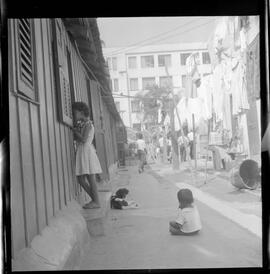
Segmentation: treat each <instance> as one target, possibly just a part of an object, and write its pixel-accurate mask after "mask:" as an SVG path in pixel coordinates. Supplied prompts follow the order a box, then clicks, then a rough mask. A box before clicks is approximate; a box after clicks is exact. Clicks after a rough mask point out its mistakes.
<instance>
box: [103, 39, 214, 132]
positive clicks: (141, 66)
mask: <svg viewBox="0 0 270 274" xmlns="http://www.w3.org/2000/svg"><path fill="white" fill-rule="evenodd" d="M103 52H104V57H105V58H106V60H107V63H108V67H109V72H110V78H111V88H112V90H113V96H114V100H115V103H116V106H117V108H118V111H119V112H120V114H121V117H122V119H123V121H124V123H125V125H126V126H127V127H131V128H134V129H137V130H141V129H142V113H141V109H140V106H139V101H138V99H136V95H137V94H138V92H140V91H144V90H147V88H148V87H149V86H152V85H154V84H156V85H158V86H165V85H166V84H167V83H168V82H169V83H170V84H171V86H172V87H173V89H174V91H175V92H176V91H177V90H179V89H180V88H182V87H185V79H186V74H187V71H186V66H185V63H186V59H187V57H188V56H189V55H190V54H191V53H194V52H198V53H199V56H200V65H199V72H200V73H201V74H205V73H209V72H210V71H211V65H210V57H209V53H208V50H207V45H206V43H181V44H162V45H148V46H143V47H137V48H134V47H133V48H132V47H130V48H124V49H123V48H104V49H103ZM166 67H167V72H166Z"/></svg>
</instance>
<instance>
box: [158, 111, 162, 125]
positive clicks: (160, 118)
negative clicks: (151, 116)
mask: <svg viewBox="0 0 270 274" xmlns="http://www.w3.org/2000/svg"><path fill="white" fill-rule="evenodd" d="M161 121H162V114H161V108H159V109H158V124H159V123H161Z"/></svg>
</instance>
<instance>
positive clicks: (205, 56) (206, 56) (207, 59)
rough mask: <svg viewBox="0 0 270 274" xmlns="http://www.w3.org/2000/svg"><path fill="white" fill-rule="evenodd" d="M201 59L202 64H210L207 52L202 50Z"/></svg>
mask: <svg viewBox="0 0 270 274" xmlns="http://www.w3.org/2000/svg"><path fill="white" fill-rule="evenodd" d="M202 61H203V64H210V55H209V52H203V53H202Z"/></svg>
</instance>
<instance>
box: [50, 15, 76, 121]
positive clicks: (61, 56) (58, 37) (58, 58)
mask: <svg viewBox="0 0 270 274" xmlns="http://www.w3.org/2000/svg"><path fill="white" fill-rule="evenodd" d="M66 40H67V37H66V33H65V29H64V26H63V24H62V21H61V20H60V19H55V20H53V49H54V64H55V79H56V93H57V99H58V113H59V118H60V121H61V122H63V123H65V124H67V125H69V126H72V125H73V122H72V103H71V91H70V83H69V70H68V62H67V45H66Z"/></svg>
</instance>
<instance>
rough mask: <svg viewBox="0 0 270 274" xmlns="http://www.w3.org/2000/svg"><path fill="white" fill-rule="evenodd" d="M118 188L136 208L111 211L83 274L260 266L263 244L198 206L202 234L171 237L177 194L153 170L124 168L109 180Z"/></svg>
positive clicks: (89, 252)
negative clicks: (87, 272) (126, 191)
mask: <svg viewBox="0 0 270 274" xmlns="http://www.w3.org/2000/svg"><path fill="white" fill-rule="evenodd" d="M119 187H126V188H128V189H129V190H130V194H131V197H132V198H133V199H134V200H135V201H137V202H138V204H139V205H140V208H139V209H130V210H110V211H109V213H108V218H107V222H106V225H105V236H101V237H92V238H91V241H90V243H89V246H88V249H87V252H86V256H85V257H84V258H83V260H82V264H81V268H80V269H81V270H93V269H160V268H162V269H169V268H177V269H179V268H220V267H221V268H222V267H260V266H261V264H262V257H261V256H262V254H261V239H260V238H259V237H257V236H256V235H254V234H253V233H251V232H249V231H248V230H247V229H244V228H242V227H241V226H239V225H237V224H236V223H234V222H232V221H231V220H229V219H228V218H226V217H224V216H223V215H221V214H219V213H218V212H217V211H216V210H213V209H212V208H210V207H208V206H206V205H205V204H203V203H201V202H200V201H196V203H197V206H198V208H199V212H200V215H201V219H202V226H203V229H202V231H201V232H200V234H198V235H196V236H193V237H185V236H172V235H170V233H169V227H168V223H169V221H170V220H173V219H175V217H176V214H177V207H178V202H177V199H176V193H177V191H178V188H177V186H176V185H175V184H173V183H172V182H171V181H169V180H165V179H164V178H163V177H162V176H160V175H158V174H156V173H154V172H153V170H150V169H147V170H146V172H144V173H143V174H138V171H137V168H136V167H128V168H123V169H122V170H119V172H118V175H117V176H116V177H115V179H114V180H113V188H114V190H115V189H117V188H119ZM217 243H218V244H217Z"/></svg>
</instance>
